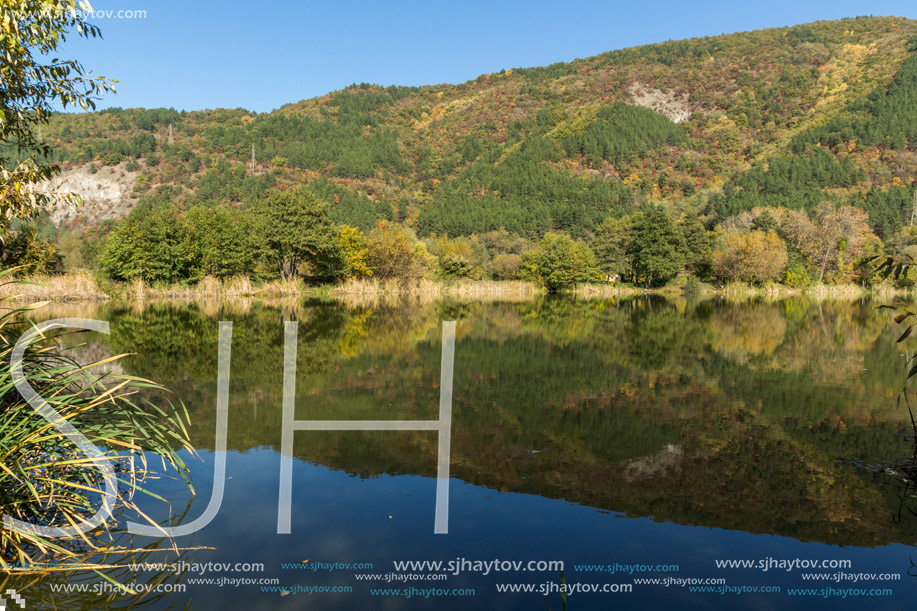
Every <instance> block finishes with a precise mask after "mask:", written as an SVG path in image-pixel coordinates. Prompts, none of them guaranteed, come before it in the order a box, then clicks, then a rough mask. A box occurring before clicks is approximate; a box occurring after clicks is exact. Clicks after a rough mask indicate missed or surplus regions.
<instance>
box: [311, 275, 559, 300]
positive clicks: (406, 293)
mask: <svg viewBox="0 0 917 611" xmlns="http://www.w3.org/2000/svg"><path fill="white" fill-rule="evenodd" d="M543 292H544V291H543V289H541V288H539V287H537V286H536V285H535V284H534V283H532V282H522V281H492V280H464V281H454V282H443V281H436V280H429V279H417V280H399V279H394V278H391V279H386V280H379V279H377V278H360V279H351V280H348V281H347V282H345V283H344V284H341V285H339V286H336V287H333V288H331V289H330V290H329V291H328V294H329V296H331V297H333V298H335V299H339V300H341V301H343V302H344V303H346V304H348V305H350V306H358V307H365V306H373V305H378V304H386V305H397V304H404V303H411V304H419V305H424V304H428V303H433V302H436V301H441V300H444V299H454V300H460V301H461V300H468V301H471V300H474V301H504V302H521V301H529V300H531V299H532V298H534V297H536V296H538V295H541V294H542V293H543Z"/></svg>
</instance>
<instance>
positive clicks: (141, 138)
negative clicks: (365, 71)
mask: <svg viewBox="0 0 917 611" xmlns="http://www.w3.org/2000/svg"><path fill="white" fill-rule="evenodd" d="M915 35H917V22H914V21H910V20H907V19H902V18H895V17H868V18H856V19H846V20H841V21H824V22H816V23H811V24H806V25H801V26H795V27H792V28H774V29H767V30H759V31H754V32H743V33H737V34H729V35H724V36H716V37H707V38H698V39H691V40H683V41H675V42H666V43H660V44H656V45H648V46H643V47H636V48H630V49H623V50H618V51H612V52H609V53H605V54H602V55H598V56H595V57H591V58H586V59H581V60H575V61H573V62H570V63H562V64H554V65H551V66H546V67H540V68H526V69H517V70H506V71H503V72H501V73H499V74H485V75H482V76H480V77H478V78H477V79H475V80H473V81H469V82H467V83H463V84H460V85H437V86H423V87H410V88H408V87H388V88H382V87H379V86H374V85H365V84H364V85H355V86H351V87H349V88H347V89H345V90H342V91H338V92H334V93H330V94H328V95H325V96H322V97H319V98H314V99H310V100H303V101H301V102H297V103H294V104H290V105H288V106H284V107H282V108H280V109H278V110H276V111H274V112H272V113H264V114H256V113H250V112H247V111H244V110H213V111H202V112H191V113H185V112H182V113H178V112H175V111H171V110H164V109H158V110H120V109H112V110H108V111H103V112H99V113H92V114H81V115H58V116H55V117H53V119H52V122H51V125H50V126H49V127H48V129H47V133H46V134H45V137H46V138H47V139H48V140H49V141H51V142H52V143H53V144H54V145H55V147H56V149H57V153H56V159H57V160H58V161H60V162H62V163H64V165H65V167H67V166H72V165H81V164H87V163H94V164H95V165H96V166H100V165H114V164H117V163H121V162H124V161H125V160H128V162H127V165H128V166H129V167H128V168H127V169H128V171H132V170H133V171H137V170H139V171H140V175H139V177H138V179H137V182H136V186H135V195H136V196H137V197H139V199H140V201H141V202H148V203H151V204H152V203H155V202H157V201H163V200H177V201H179V202H184V203H185V204H187V205H191V204H193V203H204V204H214V203H223V204H230V205H238V204H243V203H244V202H245V201H248V200H251V199H252V198H256V197H258V196H259V195H260V194H261V193H262V192H263V191H264V190H265V189H267V188H269V187H270V186H283V185H285V184H295V183H303V182H305V183H310V184H311V185H312V186H313V188H314V189H316V190H317V191H318V192H319V194H320V195H321V196H322V197H323V198H325V199H327V200H328V201H329V202H330V203H332V206H333V214H334V215H335V220H337V221H339V222H346V223H349V224H353V225H356V226H359V227H362V228H364V229H367V228H369V227H371V226H372V225H373V224H374V223H375V221H376V220H377V219H380V218H388V219H394V220H397V221H404V222H407V223H408V224H410V225H412V226H415V227H416V228H417V229H418V230H419V231H420V232H421V233H422V234H424V235H426V234H427V233H430V232H437V233H448V234H449V235H460V234H471V233H474V232H484V231H488V230H493V229H497V228H500V227H505V228H507V229H509V230H510V231H515V232H517V233H519V234H521V235H523V236H525V237H528V238H536V237H538V236H540V235H541V234H543V233H544V232H545V231H546V230H549V229H566V230H569V231H571V232H572V233H574V234H576V235H588V234H589V232H591V231H592V230H594V228H595V227H596V226H597V225H598V224H599V223H600V222H601V221H602V219H603V218H605V217H607V216H608V215H611V214H619V213H621V212H623V211H627V210H629V209H631V208H634V207H637V206H639V205H641V204H643V203H645V202H661V203H665V204H666V205H667V206H668V207H670V208H671V209H673V210H674V211H676V212H687V213H690V214H692V215H693V214H698V215H702V218H703V219H704V220H705V221H706V222H707V224H708V226H712V225H714V224H715V223H717V222H718V221H720V220H722V219H724V218H726V217H727V216H729V215H733V214H736V213H738V212H741V211H742V210H747V209H749V208H751V207H753V206H758V205H782V206H787V207H791V208H792V207H803V208H811V207H813V206H814V205H815V204H817V203H818V202H819V201H821V200H823V199H830V200H834V201H839V202H840V201H844V202H847V201H849V202H852V203H854V204H855V205H858V206H861V207H864V208H866V209H867V210H868V211H869V212H870V218H871V221H872V222H873V224H874V226H875V228H876V230H877V232H878V233H879V234H880V235H882V234H883V233H888V232H891V231H894V230H895V229H896V228H897V227H900V225H901V220H902V218H903V215H905V214H909V207H910V189H909V188H908V187H909V186H910V185H911V183H912V180H913V177H914V175H915V174H914V170H915V169H917V164H915V157H914V151H915V150H917V115H913V112H912V109H913V108H914V107H917V105H913V104H911V105H908V104H907V101H908V100H909V99H917V98H910V97H909V96H910V95H911V93H914V95H917V59H914V58H915V56H914V54H913V53H912V50H913V47H914V43H913V42H910V43H909V41H912V39H913V38H914V37H915ZM909 44H910V45H911V50H909V46H908V45H909ZM896 75H897V76H896ZM909 109H911V110H909ZM657 111H658V112H657ZM170 129H171V134H172V135H171V136H170V135H169V132H170ZM912 135H913V136H915V137H914V138H913V139H912V138H911V136H912ZM253 145H254V154H255V165H254V168H253V169H252V168H250V167H249V165H250V162H249V159H250V157H251V155H252V149H253ZM133 159H137V160H139V163H138V162H137V161H132V160H133ZM134 166H136V167H134Z"/></svg>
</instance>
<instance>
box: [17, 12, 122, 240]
mask: <svg viewBox="0 0 917 611" xmlns="http://www.w3.org/2000/svg"><path fill="white" fill-rule="evenodd" d="M78 9H79V10H78ZM91 10H92V7H90V6H89V4H88V3H87V2H85V1H83V0H79V1H77V0H56V1H41V0H4V2H3V6H2V8H0V14H2V19H0V56H2V57H3V64H2V66H3V67H2V76H0V142H2V143H4V146H3V147H2V148H0V231H5V229H6V226H7V223H8V219H9V218H12V217H30V216H33V215H34V214H35V213H36V212H37V211H38V210H40V209H42V208H43V207H45V206H47V205H48V204H51V203H53V202H55V201H60V200H62V199H63V200H65V201H69V202H78V201H79V196H77V195H73V194H54V193H49V192H44V191H41V190H40V189H39V188H38V187H36V186H35V185H36V184H38V183H41V182H42V181H45V180H48V179H50V178H53V177H54V176H56V175H57V174H59V173H60V169H59V168H58V166H56V165H54V164H53V163H51V161H50V159H51V157H52V155H51V153H52V151H51V147H50V146H49V145H48V143H46V142H44V141H42V140H41V139H40V138H39V136H38V130H39V127H40V126H41V125H43V124H47V122H48V118H49V117H50V115H51V113H52V111H53V106H52V104H55V103H59V104H60V105H61V106H63V107H65V108H66V107H71V106H79V107H81V108H83V109H84V110H89V109H92V108H95V103H94V100H95V99H96V98H97V96H98V94H100V93H102V92H103V91H107V90H109V89H112V90H113V87H112V86H111V83H110V82H109V81H107V80H105V79H104V78H102V77H91V76H90V75H89V71H88V70H86V69H85V68H83V66H82V64H81V63H80V62H78V61H76V60H68V59H61V58H59V57H57V54H58V52H59V51H60V50H61V49H62V48H63V46H64V43H65V42H66V40H67V38H68V36H69V35H70V34H71V33H73V32H75V33H76V35H77V36H78V37H83V38H95V37H97V36H99V30H98V28H97V27H95V26H94V25H92V24H90V23H87V22H86V20H85V17H84V15H85V12H88V11H91Z"/></svg>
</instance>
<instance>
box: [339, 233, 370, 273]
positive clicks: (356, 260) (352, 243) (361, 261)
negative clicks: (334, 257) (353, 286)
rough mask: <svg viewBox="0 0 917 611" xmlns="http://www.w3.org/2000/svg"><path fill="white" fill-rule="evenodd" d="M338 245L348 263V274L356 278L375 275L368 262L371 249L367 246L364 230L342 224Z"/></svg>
mask: <svg viewBox="0 0 917 611" xmlns="http://www.w3.org/2000/svg"><path fill="white" fill-rule="evenodd" d="M338 246H340V247H341V252H342V253H343V255H344V261H345V262H346V264H347V274H346V275H348V276H351V277H354V278H361V277H369V276H372V275H373V270H371V269H370V268H369V266H368V265H367V263H366V260H367V258H368V257H369V251H368V250H367V247H366V236H365V235H363V232H362V231H360V230H359V229H357V228H356V227H352V226H350V225H342V226H341V227H340V233H338Z"/></svg>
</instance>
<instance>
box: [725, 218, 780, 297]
mask: <svg viewBox="0 0 917 611" xmlns="http://www.w3.org/2000/svg"><path fill="white" fill-rule="evenodd" d="M787 261H788V256H787V252H786V245H784V243H783V241H782V240H781V239H780V238H779V237H778V236H777V234H776V233H774V232H773V231H770V232H767V233H765V232H763V231H759V230H757V229H755V230H752V231H748V232H729V233H726V234H725V235H723V236H722V238H721V240H720V244H719V245H718V246H717V248H716V249H715V250H714V252H713V256H712V265H713V271H714V272H715V273H716V274H717V275H718V276H720V277H721V278H723V279H725V280H729V281H736V280H741V281H743V282H749V283H752V284H760V283H762V282H767V281H774V280H777V279H779V278H780V274H781V273H783V270H784V269H785V268H786V264H787Z"/></svg>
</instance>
